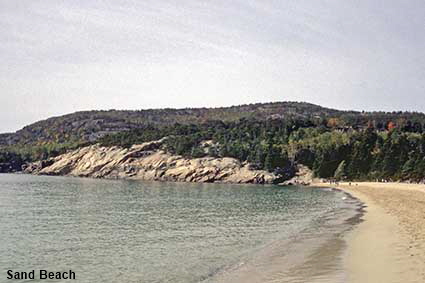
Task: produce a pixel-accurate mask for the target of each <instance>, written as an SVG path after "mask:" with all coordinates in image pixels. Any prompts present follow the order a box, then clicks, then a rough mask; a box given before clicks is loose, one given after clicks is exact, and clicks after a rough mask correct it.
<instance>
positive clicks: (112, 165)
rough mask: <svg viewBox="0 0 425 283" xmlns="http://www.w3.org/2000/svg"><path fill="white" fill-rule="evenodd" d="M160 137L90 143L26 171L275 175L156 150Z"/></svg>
mask: <svg viewBox="0 0 425 283" xmlns="http://www.w3.org/2000/svg"><path fill="white" fill-rule="evenodd" d="M161 144H162V140H159V141H154V142H148V143H143V144H139V145H133V146H132V147H131V148H121V147H102V146H99V145H92V146H87V147H83V148H80V149H77V150H75V151H71V152H68V153H66V154H63V155H60V156H57V157H55V158H52V159H50V160H48V161H44V162H38V163H32V164H29V165H28V166H27V168H26V169H25V170H24V171H25V172H26V173H31V174H40V175H68V176H79V177H94V178H114V179H117V178H127V179H128V178H131V179H140V180H152V181H178V182H210V183H212V182H220V183H253V184H268V183H273V182H274V181H275V180H277V178H278V176H276V175H274V174H272V173H269V172H267V171H263V170H252V169H251V168H250V165H249V164H242V163H241V162H240V161H238V160H237V159H234V158H228V157H225V158H213V157H203V158H194V159H189V158H185V157H182V156H179V155H171V154H169V153H166V152H165V151H163V150H161V149H160V146H161Z"/></svg>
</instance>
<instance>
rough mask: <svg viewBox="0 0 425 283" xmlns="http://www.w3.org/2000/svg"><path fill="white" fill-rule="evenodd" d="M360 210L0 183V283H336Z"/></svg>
mask: <svg viewBox="0 0 425 283" xmlns="http://www.w3.org/2000/svg"><path fill="white" fill-rule="evenodd" d="M358 208H359V203H358V202H357V201H356V200H354V199H351V198H349V197H347V196H346V195H345V194H344V193H342V192H338V191H331V190H321V189H312V188H303V187H279V186H255V185H222V184H188V183H158V182H139V181H115V180H97V179H85V178H69V177H47V176H31V175H14V174H0V282H12V281H11V280H6V271H7V270H9V269H11V270H14V271H30V270H33V269H35V270H39V269H46V270H49V271H68V270H69V269H71V270H73V271H74V272H75V274H76V277H77V278H76V280H74V281H72V282H344V280H345V279H344V271H343V266H342V257H343V254H344V248H345V246H344V245H345V242H344V235H345V234H346V232H347V231H348V230H349V229H350V228H351V227H352V226H353V225H354V222H355V221H354V220H355V219H357V217H358V214H359V213H358V211H357V210H356V209H358ZM37 281H38V280H35V281H31V282H37ZM13 282H28V281H25V280H13ZM43 282H46V281H43ZM50 282H71V281H60V280H57V281H50Z"/></svg>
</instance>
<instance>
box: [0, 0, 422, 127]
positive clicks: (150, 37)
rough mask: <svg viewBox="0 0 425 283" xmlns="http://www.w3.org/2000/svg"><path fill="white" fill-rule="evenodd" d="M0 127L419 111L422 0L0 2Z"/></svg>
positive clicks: (25, 0) (420, 101) (59, 0)
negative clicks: (100, 116) (231, 109)
mask: <svg viewBox="0 0 425 283" xmlns="http://www.w3.org/2000/svg"><path fill="white" fill-rule="evenodd" d="M0 62H1V64H0V121H1V122H0V132H4V131H14V130H17V129H19V128H21V127H22V126H24V125H26V124H29V123H31V122H34V121H36V120H39V119H44V118H47V117H49V116H52V115H61V114H65V113H69V112H74V111H77V110H89V109H112V108H114V109H143V108H159V107H195V106H227V105H233V104H242V103H252V102H269V101H282V100H295V101H308V102H312V103H316V104H321V105H324V106H328V107H334V108H339V109H356V110H363V109H364V110H374V109H382V110H394V109H397V110H398V109H400V110H418V111H425V1H423V0H417V1H415V0H408V1H407V0H400V1H394V0H364V1H360V0H345V1H343V0H334V1H331V0H326V1H319V0H309V1H303V0H292V1H284V0H279V1H267V0H261V1H251V0H243V1H239V0H223V1H201V0H198V1H195V0H193V1H185V0H174V1H166V0H153V1H144V0H127V1H124V0H109V1H96V0H80V1H74V0H63V1H61V0H0Z"/></svg>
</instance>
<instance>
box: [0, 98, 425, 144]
mask: <svg viewBox="0 0 425 283" xmlns="http://www.w3.org/2000/svg"><path fill="white" fill-rule="evenodd" d="M242 118H246V119H254V120H260V121H262V120H266V119H284V120H290V119H303V120H323V123H328V122H329V119H333V120H330V122H331V123H337V124H339V125H341V126H355V127H357V126H366V124H367V123H368V122H370V121H374V123H376V124H379V123H381V124H382V125H380V126H381V127H383V126H385V124H387V123H388V122H390V121H396V120H400V119H401V120H405V121H411V123H415V122H417V123H421V124H424V123H425V115H424V114H423V113H411V112H391V113H387V112H357V111H340V110H335V109H330V108H325V107H321V106H318V105H314V104H310V103H305V102H273V103H256V104H245V105H239V106H231V107H219V108H184V109H169V108H167V109H148V110H137V111H131V110H106V111H81V112H75V113H72V114H67V115H63V116H58V117H52V118H49V119H46V120H42V121H38V122H35V123H33V124H30V125H28V126H26V127H24V128H23V129H21V130H19V131H17V132H16V133H7V134H0V146H1V145H3V146H4V145H16V144H25V145H29V144H44V143H59V144H61V143H82V142H94V141H96V140H97V139H99V138H101V137H103V136H105V135H108V134H114V133H118V132H123V131H129V130H132V129H137V128H142V127H143V126H146V125H155V126H164V125H172V124H175V123H179V124H202V123H205V122H207V121H223V122H230V121H237V120H240V119H242ZM378 126H379V125H378ZM378 128H379V127H378Z"/></svg>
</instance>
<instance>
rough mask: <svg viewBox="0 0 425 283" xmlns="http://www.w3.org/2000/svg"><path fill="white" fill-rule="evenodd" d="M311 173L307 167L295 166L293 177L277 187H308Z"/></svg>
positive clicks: (311, 177) (311, 176)
mask: <svg viewBox="0 0 425 283" xmlns="http://www.w3.org/2000/svg"><path fill="white" fill-rule="evenodd" d="M313 175H314V174H313V171H311V170H310V169H309V168H308V167H307V166H304V165H301V164H299V165H297V170H296V173H295V176H294V177H293V178H291V179H289V180H287V181H285V182H283V183H280V184H279V185H282V186H291V185H303V186H308V185H310V184H311V183H312V181H313Z"/></svg>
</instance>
